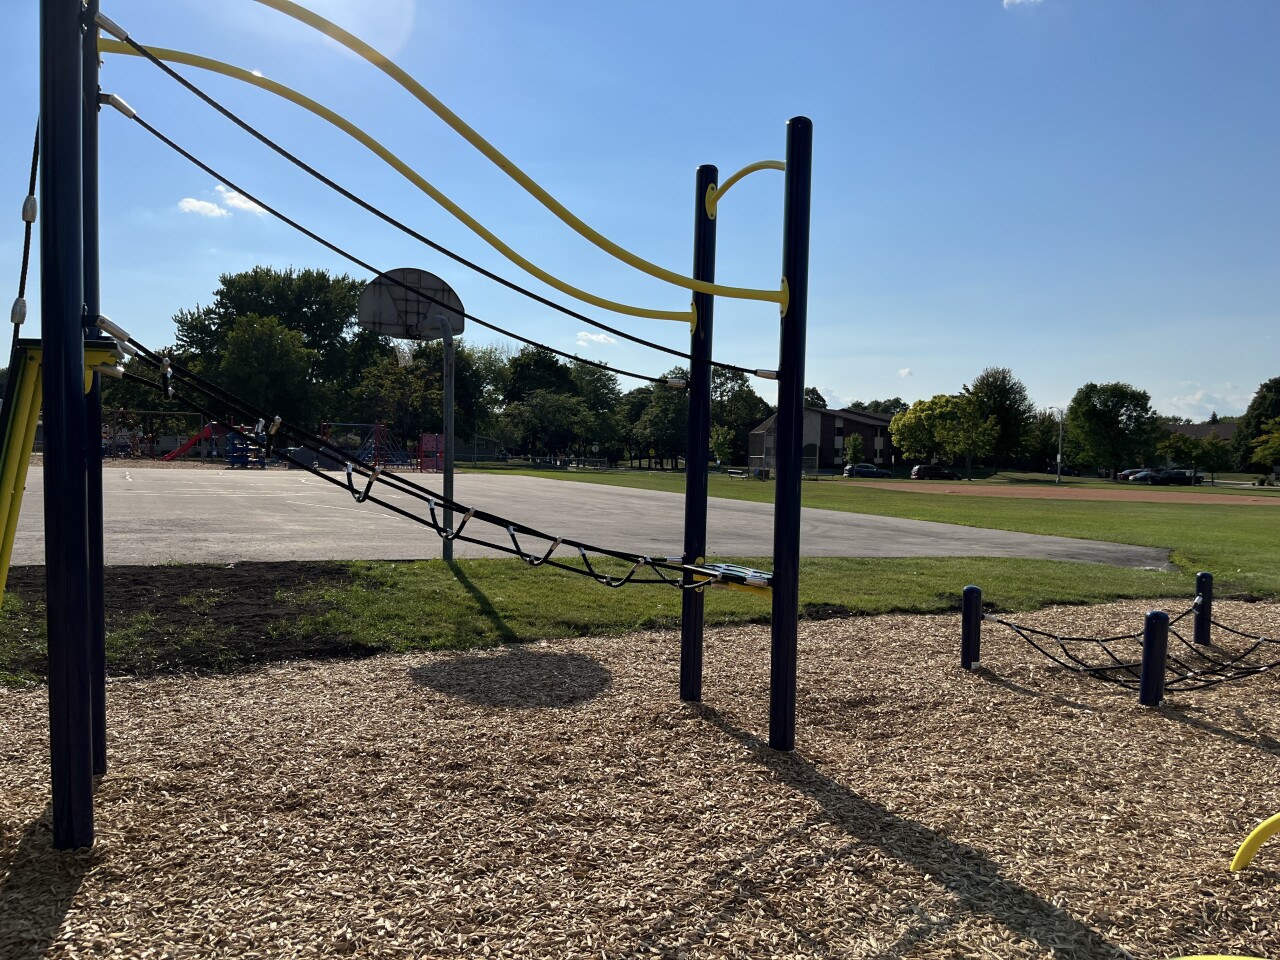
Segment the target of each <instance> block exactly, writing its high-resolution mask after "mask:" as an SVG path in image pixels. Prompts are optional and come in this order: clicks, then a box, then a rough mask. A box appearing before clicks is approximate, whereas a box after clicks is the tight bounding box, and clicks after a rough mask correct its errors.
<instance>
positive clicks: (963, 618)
mask: <svg viewBox="0 0 1280 960" xmlns="http://www.w3.org/2000/svg"><path fill="white" fill-rule="evenodd" d="M962 597H963V600H962V602H961V607H960V666H962V667H964V668H965V669H966V670H972V669H973V668H974V665H975V664H977V662H978V661H979V660H980V659H981V656H982V591H981V590H980V589H978V588H977V587H973V586H969V587H965V588H964V593H963V594H962Z"/></svg>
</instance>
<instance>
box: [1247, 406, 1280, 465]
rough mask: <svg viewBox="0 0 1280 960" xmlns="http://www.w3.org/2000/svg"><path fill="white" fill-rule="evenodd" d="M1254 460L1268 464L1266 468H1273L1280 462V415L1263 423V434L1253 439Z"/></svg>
mask: <svg viewBox="0 0 1280 960" xmlns="http://www.w3.org/2000/svg"><path fill="white" fill-rule="evenodd" d="M1253 462H1254V463H1262V464H1266V465H1267V466H1266V467H1264V469H1271V470H1274V469H1275V465H1276V464H1278V463H1280V417H1276V418H1274V419H1272V420H1268V421H1267V422H1266V423H1264V424H1263V425H1262V432H1261V434H1260V435H1259V436H1258V439H1257V440H1254V441H1253Z"/></svg>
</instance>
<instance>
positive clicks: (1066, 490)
mask: <svg viewBox="0 0 1280 960" xmlns="http://www.w3.org/2000/svg"><path fill="white" fill-rule="evenodd" d="M858 485H859V486H862V487H879V488H880V489H882V490H899V491H903V490H905V491H906V492H908V493H937V494H952V495H956V494H958V495H961V496H965V497H1000V498H1002V499H1009V500H1121V501H1129V502H1130V503H1212V504H1220V505H1222V506H1259V505H1262V506H1272V507H1280V495H1276V494H1266V493H1260V494H1256V495H1255V494H1243V493H1239V494H1237V493H1197V492H1195V491H1191V490H1168V489H1163V488H1157V487H1148V486H1145V485H1143V486H1140V487H1138V488H1137V489H1130V488H1128V487H1124V486H1121V485H1119V484H1117V485H1116V487H1115V489H1111V488H1109V487H1058V486H1053V485H1052V484H1045V485H1043V486H1041V485H1033V486H1017V485H1015V484H1009V485H1007V486H996V485H992V484H983V483H963V482H961V483H949V482H934V481H926V480H921V481H916V482H911V481H901V480H900V481H895V482H890V483H879V482H877V481H875V480H859V481H858Z"/></svg>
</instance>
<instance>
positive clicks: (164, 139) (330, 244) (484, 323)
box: [133, 114, 667, 384]
mask: <svg viewBox="0 0 1280 960" xmlns="http://www.w3.org/2000/svg"><path fill="white" fill-rule="evenodd" d="M133 120H134V121H135V122H136V123H138V124H139V125H140V126H141V127H142V128H143V129H144V130H146V131H147V132H148V133H150V134H151V135H152V136H153V137H155V138H156V139H157V140H159V141H160V142H161V143H163V144H165V146H167V147H169V148H170V149H172V150H174V151H175V152H176V153H178V154H180V155H181V156H182V157H184V158H186V159H187V160H189V161H190V162H191V163H193V164H195V165H196V166H197V167H199V168H200V169H201V170H203V171H204V172H205V173H207V174H209V176H211V177H214V178H215V179H217V180H218V181H219V182H221V183H223V184H225V185H226V186H228V187H230V188H231V189H232V190H234V191H236V193H239V194H240V195H241V196H243V197H245V198H247V199H249V200H251V201H253V202H254V203H256V204H257V205H258V206H260V207H262V209H263V210H266V211H267V212H268V213H269V214H271V215H272V216H273V217H275V218H276V219H277V220H279V221H281V222H282V223H285V224H287V225H288V226H291V227H293V229H295V230H297V231H298V232H299V233H301V234H303V235H304V236H307V237H309V238H311V239H312V240H314V241H315V242H316V243H318V244H320V245H321V246H324V247H327V248H328V249H329V250H332V251H333V252H334V253H336V254H337V255H338V256H340V257H344V258H346V259H347V260H350V261H351V262H352V263H354V264H355V265H356V266H358V267H361V268H363V269H365V270H368V271H369V272H370V273H372V274H373V275H374V276H376V277H380V278H381V279H383V280H385V281H387V282H388V283H392V284H394V285H396V286H398V287H400V288H402V289H403V290H405V291H407V292H408V293H410V294H412V295H414V296H416V297H417V298H418V299H420V300H425V301H426V302H428V303H433V304H436V305H437V306H441V307H445V308H447V309H449V310H451V311H452V312H454V313H458V312H459V311H457V310H456V309H454V308H453V307H451V306H450V305H449V304H447V303H444V302H443V301H441V300H439V299H437V298H435V297H433V296H431V295H430V294H427V293H423V292H422V291H421V290H418V289H416V288H415V287H411V286H409V284H407V283H404V282H403V281H401V280H398V279H397V278H395V277H391V276H387V275H385V273H384V271H381V270H379V269H378V268H377V267H375V266H373V265H372V264H370V263H367V262H365V261H364V260H361V259H360V258H359V257H357V256H356V255H355V254H353V253H350V252H349V251H347V250H344V249H343V248H342V247H340V246H338V245H337V244H336V243H333V242H332V241H329V240H326V239H325V238H324V237H322V236H320V235H319V234H318V233H316V232H314V231H312V230H309V229H307V228H306V227H304V226H303V225H302V224H300V223H298V221H296V220H294V219H292V218H291V217H288V216H286V215H285V214H283V213H281V212H280V211H279V210H277V209H276V208H275V207H273V206H271V205H270V204H268V203H265V202H264V201H262V200H260V199H259V198H258V197H256V196H255V195H254V194H252V193H250V192H249V191H247V190H245V189H244V188H243V187H241V186H240V185H239V184H237V183H236V182H235V181H233V180H229V179H228V178H226V177H224V176H223V175H222V174H220V173H219V172H218V171H217V170H214V169H213V168H212V167H210V166H209V165H208V164H207V163H205V162H204V161H202V160H199V159H198V158H196V157H195V156H194V155H192V154H191V153H189V152H188V151H186V150H184V149H183V148H182V147H180V146H178V144H176V143H174V142H173V141H172V140H170V139H169V138H168V137H166V136H165V135H164V134H163V133H161V132H160V131H159V130H157V129H156V128H155V127H153V126H151V124H149V123H147V121H145V120H143V119H142V117H140V116H139V115H137V114H134V116H133ZM462 316H463V317H465V318H466V319H468V320H470V321H471V322H472V323H476V324H479V325H480V326H482V327H485V328H486V329H489V330H492V331H494V332H495V333H500V334H502V336H504V337H510V338H511V339H512V340H518V341H520V342H521V343H524V344H527V345H528V346H531V347H535V348H537V349H539V350H546V351H548V352H549V353H554V354H555V355H556V356H559V357H564V358H565V359H566V360H572V361H573V362H575V363H585V364H586V365H587V366H589V367H595V368H596V369H598V370H606V371H608V372H609V373H616V374H618V375H619V376H623V377H631V378H632V379H634V380H646V381H648V382H649V383H657V384H665V383H667V380H666V379H665V378H663V377H651V376H649V375H648V374H644V373H632V372H631V371H629V370H621V369H619V368H617V367H611V366H609V365H608V364H605V363H598V362H597V361H595V360H588V359H586V358H585V357H579V356H575V355H573V354H571V353H565V352H564V351H563V350H557V349H556V348H555V347H549V346H547V345H546V344H545V343H539V342H538V341H536V340H530V339H529V338H528V337H523V336H521V335H520V334H518V333H512V332H511V331H510V330H506V329H503V328H502V327H499V326H498V325H497V324H493V323H489V322H488V321H487V320H481V319H480V318H479V317H476V316H472V315H471V314H469V313H466V312H465V311H463V312H462Z"/></svg>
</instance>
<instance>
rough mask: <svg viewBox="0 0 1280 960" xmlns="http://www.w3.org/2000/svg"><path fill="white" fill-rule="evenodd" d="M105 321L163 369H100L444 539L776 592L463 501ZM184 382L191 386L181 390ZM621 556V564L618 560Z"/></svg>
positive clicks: (632, 573)
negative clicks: (408, 502) (247, 397)
mask: <svg viewBox="0 0 1280 960" xmlns="http://www.w3.org/2000/svg"><path fill="white" fill-rule="evenodd" d="M98 327H99V328H100V329H101V330H103V331H104V332H105V333H107V334H108V335H109V336H112V337H114V338H115V339H116V342H117V343H118V344H120V345H121V347H120V353H121V354H123V355H127V356H135V357H137V358H138V359H140V360H142V361H144V362H145V363H147V364H149V365H150V366H151V367H153V368H154V369H155V370H156V371H157V372H158V374H159V380H151V379H149V378H147V377H143V376H139V375H138V374H135V373H131V372H129V371H125V370H123V369H122V368H120V367H113V366H110V365H100V366H99V367H98V368H97V370H98V372H100V373H104V374H106V375H108V376H116V377H120V378H123V379H127V380H131V381H134V382H136V383H141V384H144V385H147V386H150V387H152V388H153V389H156V390H157V391H158V392H159V393H160V394H161V396H162V397H164V398H165V399H167V400H181V401H182V402H184V403H186V404H188V405H190V406H191V407H192V408H193V409H194V410H196V411H197V412H199V413H201V414H203V415H204V417H205V418H206V419H208V420H209V421H211V422H213V423H217V424H219V425H220V426H222V427H224V428H225V429H226V430H227V432H228V434H229V435H233V436H236V437H238V438H240V439H242V440H244V441H245V442H246V443H255V442H256V440H255V438H256V437H258V436H260V435H265V436H266V449H264V450H263V454H264V456H268V457H269V456H275V457H278V458H280V459H282V460H285V461H287V462H288V463H290V464H292V465H293V466H295V467H298V468H301V469H303V470H306V471H307V472H309V473H310V474H312V475H313V476H315V477H318V478H320V479H321V480H323V481H325V482H326V483H329V484H332V485H334V486H337V487H342V488H343V489H345V490H347V492H348V493H349V494H350V495H351V497H352V498H353V499H354V500H355V501H356V502H357V503H372V504H375V505H377V506H379V507H382V508H383V509H385V510H388V511H390V512H392V513H395V514H397V515H399V516H401V517H404V518H405V519H407V520H411V521H413V522H415V523H418V524H420V525H422V526H425V527H427V528H429V529H430V530H432V531H434V532H435V534H436V535H437V536H438V537H439V538H440V539H441V540H442V541H456V542H459V543H471V544H475V545H477V546H482V547H487V548H488V549H491V550H496V551H498V552H499V553H505V554H508V555H510V556H514V557H518V558H519V559H521V560H523V561H524V562H525V563H527V564H529V566H532V567H540V566H548V567H554V568H555V569H558V570H563V571H565V572H568V573H574V574H579V575H582V576H586V577H589V578H591V579H592V580H595V581H596V582H597V583H599V584H601V585H603V586H606V587H611V588H617V587H623V586H626V585H628V584H632V583H636V584H665V585H667V586H672V587H677V588H680V589H692V590H702V589H705V588H706V587H709V586H729V587H736V588H739V589H745V590H748V591H749V592H761V593H767V592H768V589H769V583H770V576H771V575H770V574H769V573H767V572H765V571H760V570H751V569H749V568H746V567H738V566H734V565H729V564H686V563H683V562H682V561H681V558H680V557H649V556H644V555H639V554H634V553H628V552H626V551H620V550H612V549H609V548H606V547H598V546H594V545H592V544H589V543H585V542H582V541H578V540H573V539H570V538H568V537H558V536H555V535H553V534H549V533H545V532H543V531H541V530H538V529H537V528H535V527H531V526H528V525H527V524H523V523H519V522H516V521H512V520H509V519H507V518H505V517H502V516H499V515H497V514H494V513H489V512H487V511H484V510H479V509H477V508H475V507H471V506H467V505H466V504H462V503H459V502H457V501H455V500H452V499H450V498H448V497H445V496H443V495H442V494H440V493H437V492H435V491H433V490H430V489H429V488H427V487H425V486H422V485H421V484H419V483H417V482H415V481H414V480H412V479H410V478H408V477H405V476H402V475H400V474H397V473H393V472H392V471H390V470H387V469H386V468H385V467H382V466H376V465H374V464H371V463H368V462H367V461H365V460H363V459H362V458H360V457H359V456H355V455H352V454H351V453H350V452H349V451H345V450H343V449H342V448H340V447H338V446H337V445H335V444H333V443H331V442H330V441H328V440H327V439H325V438H323V437H319V436H316V435H314V434H312V433H309V432H307V431H305V430H303V429H301V428H299V427H297V426H295V425H293V424H289V423H287V422H285V421H284V420H282V419H281V418H280V417H272V416H270V415H266V414H263V413H262V412H261V411H257V410H254V409H253V408H252V407H250V405H249V404H247V403H245V402H244V401H242V400H240V399H239V398H238V397H235V396H234V395H232V394H230V393H228V392H226V391H225V390H223V389H222V388H220V387H219V386H217V385H216V384H214V383H212V382H211V381H209V380H206V379H205V378H203V377H201V376H199V375H198V374H196V373H193V372H192V371H190V370H188V369H186V368H185V367H182V366H181V365H179V364H177V363H175V362H173V360H172V359H171V358H169V357H164V356H161V355H160V354H158V353H156V352H154V351H152V350H150V349H148V348H147V347H146V346H144V345H143V344H141V343H139V342H138V341H136V340H134V339H133V338H132V337H130V336H129V335H128V334H127V333H126V332H125V331H124V330H123V329H121V328H120V327H118V326H117V325H116V324H114V323H113V322H111V321H110V320H108V319H106V318H105V317H104V318H99V321H98ZM179 388H181V389H182V390H185V391H188V392H187V393H182V392H179ZM192 393H194V394H197V395H199V396H203V397H206V398H208V400H209V401H211V403H209V404H204V403H201V402H200V401H199V400H198V399H196V397H193V396H192V395H191V394H192ZM213 406H217V407H219V408H220V409H222V410H224V411H227V412H226V413H223V414H221V415H219V414H218V413H216V412H214V411H213V410H212V409H210V408H211V407H213ZM246 421H248V422H255V421H256V426H254V427H252V428H246V427H245V426H243V424H244V423H245V422H246ZM291 448H292V449H291ZM299 450H307V451H309V452H310V453H311V454H312V456H311V457H308V456H305V455H299V452H298V451H299ZM321 453H323V454H325V455H326V456H327V457H332V458H337V459H338V460H339V461H340V462H342V463H343V464H344V471H345V477H344V478H343V479H338V478H337V477H334V476H332V475H331V474H329V473H327V472H325V471H323V470H320V469H319V468H318V467H317V466H316V460H315V455H317V454H321ZM387 495H399V496H406V497H409V498H411V499H413V500H416V501H418V503H419V504H421V505H423V507H425V510H426V513H425V515H423V514H422V513H414V512H413V511H411V510H406V509H404V508H403V507H400V506H398V505H396V504H394V503H391V502H390V501H389V500H388V499H386V496H387ZM442 510H449V511H453V512H455V513H457V514H459V515H460V516H461V519H460V520H459V522H458V523H457V525H456V526H453V527H447V526H445V524H444V523H443V522H442V521H441V519H440V515H439V512H438V511H442ZM470 524H484V525H488V526H491V527H497V528H499V529H500V530H501V531H502V532H503V533H505V534H506V542H502V541H497V542H495V541H494V540H492V539H485V538H483V537H473V536H471V535H470V534H468V533H464V530H466V529H467V528H468V525H470ZM562 548H563V549H564V550H566V551H573V552H576V554H577V557H576V563H573V562H569V561H567V560H566V559H564V558H563V557H559V556H557V553H559V552H560V551H561V550H562ZM592 555H594V556H595V557H596V558H597V559H596V560H595V562H593V560H592ZM602 560H603V561H604V562H603V563H602V562H601V561H602ZM619 564H621V568H618V565H619ZM609 565H613V566H614V567H615V569H620V570H621V572H614V571H611V570H610V569H608V566H609ZM686 573H687V574H689V577H688V578H687V581H688V582H686V578H685V576H684V575H685V574H686Z"/></svg>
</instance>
